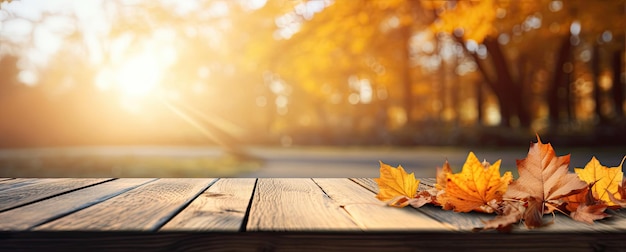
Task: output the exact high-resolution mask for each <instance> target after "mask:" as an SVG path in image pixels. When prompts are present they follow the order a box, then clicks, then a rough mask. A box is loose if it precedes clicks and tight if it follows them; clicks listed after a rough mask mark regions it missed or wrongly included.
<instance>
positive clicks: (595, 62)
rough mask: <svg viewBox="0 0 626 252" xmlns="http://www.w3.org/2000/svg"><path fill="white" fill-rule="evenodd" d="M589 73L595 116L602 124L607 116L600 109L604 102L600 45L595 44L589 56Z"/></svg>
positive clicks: (606, 119)
mask: <svg viewBox="0 0 626 252" xmlns="http://www.w3.org/2000/svg"><path fill="white" fill-rule="evenodd" d="M591 74H592V80H593V91H594V93H593V98H594V100H595V103H596V108H595V112H596V116H597V117H598V119H599V123H600V124H604V123H606V122H607V121H608V117H607V115H606V113H605V112H604V111H602V107H603V106H602V104H603V102H604V91H603V90H602V89H601V88H600V46H598V44H595V45H594V46H593V56H592V58H591Z"/></svg>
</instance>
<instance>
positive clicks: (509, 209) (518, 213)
mask: <svg viewBox="0 0 626 252" xmlns="http://www.w3.org/2000/svg"><path fill="white" fill-rule="evenodd" d="M502 208H503V209H502V210H500V211H499V214H498V216H496V217H495V218H494V219H492V220H489V221H486V222H485V226H484V227H483V228H477V229H476V230H477V231H480V230H483V229H496V230H498V231H510V230H511V225H512V224H515V223H517V222H518V221H519V220H520V219H521V218H522V211H524V210H523V209H524V207H523V206H522V204H521V202H519V201H504V202H503V207H502Z"/></svg>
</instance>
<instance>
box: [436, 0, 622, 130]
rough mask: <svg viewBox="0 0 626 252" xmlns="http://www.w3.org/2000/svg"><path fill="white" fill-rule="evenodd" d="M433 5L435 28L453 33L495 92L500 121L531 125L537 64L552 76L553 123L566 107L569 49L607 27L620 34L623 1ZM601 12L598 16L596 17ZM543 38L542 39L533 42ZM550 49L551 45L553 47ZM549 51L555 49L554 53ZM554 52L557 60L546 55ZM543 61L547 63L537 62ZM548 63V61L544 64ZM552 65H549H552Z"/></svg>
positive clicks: (549, 92)
mask: <svg viewBox="0 0 626 252" xmlns="http://www.w3.org/2000/svg"><path fill="white" fill-rule="evenodd" d="M434 7H436V13H438V19H437V20H436V21H435V22H434V24H433V28H434V29H435V30H437V31H445V32H448V33H451V34H454V35H455V36H454V37H455V38H457V39H458V41H459V43H461V44H463V45H464V48H466V50H467V51H468V53H469V54H470V55H472V56H473V57H474V59H475V62H476V64H477V65H478V69H479V70H480V72H481V73H482V75H483V78H484V79H485V81H486V83H487V84H488V86H489V87H490V88H491V90H492V91H493V92H494V93H495V94H496V96H497V97H498V101H499V103H500V111H501V113H502V123H503V124H504V125H508V126H512V125H515V124H517V123H513V122H514V121H519V124H520V125H521V126H523V127H528V126H530V123H531V122H532V119H533V116H532V110H531V107H530V106H529V104H532V103H530V102H528V101H529V99H532V97H529V96H528V95H529V94H530V92H529V84H530V83H527V81H532V79H531V80H528V79H526V77H527V76H528V77H533V76H532V74H533V73H537V72H538V71H539V70H540V69H541V68H544V67H545V68H547V69H551V71H552V72H553V73H554V74H553V75H554V77H553V79H552V81H551V82H548V84H547V86H548V89H547V93H548V95H547V103H548V107H549V112H550V118H551V119H552V120H551V121H552V122H553V123H556V122H557V121H558V118H559V114H561V112H560V111H561V110H562V109H563V107H565V109H569V106H570V103H571V102H570V99H569V96H570V95H568V93H569V92H568V90H569V89H570V84H569V83H570V80H569V79H568V76H569V74H570V73H571V71H572V69H571V66H573V64H574V62H573V60H574V58H572V56H571V55H572V53H573V48H574V47H575V46H578V45H579V43H581V40H583V41H588V42H593V41H595V40H596V39H597V38H598V36H599V35H600V34H603V33H605V32H610V33H611V34H614V35H615V38H617V37H623V33H624V30H623V27H624V19H623V14H624V13H623V9H624V1H621V0H615V1H606V2H604V3H603V4H595V3H591V2H589V1H558V0H554V1H553V0H544V1H490V0H488V1H478V2H476V1H445V2H443V3H442V4H440V5H437V6H434ZM598 16H602V17H603V18H602V19H598V18H597V17H598ZM537 41H542V43H537ZM553 48H554V49H553ZM552 52H556V54H553V53H552ZM552 57H554V59H555V60H546V59H550V58H552ZM541 61H544V62H545V64H542V63H539V62H541ZM538 63H539V64H538ZM546 64H547V65H546ZM550 65H552V66H550Z"/></svg>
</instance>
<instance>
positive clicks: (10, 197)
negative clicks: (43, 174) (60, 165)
mask: <svg viewBox="0 0 626 252" xmlns="http://www.w3.org/2000/svg"><path fill="white" fill-rule="evenodd" d="M107 180H111V179H105V178H101V179H68V178H55V179H38V180H36V181H35V182H33V183H30V184H28V185H24V186H19V187H12V188H10V189H7V190H3V191H0V212H2V211H6V210H9V209H11V208H15V207H19V206H22V205H25V204H29V203H32V202H35V201H38V200H41V199H45V198H47V197H51V196H54V195H58V194H62V193H66V192H69V191H72V190H75V189H79V188H82V187H85V186H90V185H93V184H97V183H100V182H104V181H107ZM29 182H30V181H29Z"/></svg>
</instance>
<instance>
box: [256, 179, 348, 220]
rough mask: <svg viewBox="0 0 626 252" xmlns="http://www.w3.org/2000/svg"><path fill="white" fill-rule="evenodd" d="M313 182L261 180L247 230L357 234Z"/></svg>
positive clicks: (337, 207) (343, 213)
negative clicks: (351, 231)
mask: <svg viewBox="0 0 626 252" xmlns="http://www.w3.org/2000/svg"><path fill="white" fill-rule="evenodd" d="M358 229H359V227H358V226H357V225H356V223H354V222H353V221H352V220H351V219H350V217H349V216H348V214H347V213H346V212H345V211H344V210H343V209H341V208H340V206H339V204H337V203H336V202H334V201H333V200H332V199H331V198H329V197H328V196H327V195H326V194H325V193H324V192H323V191H322V189H320V188H319V187H318V186H317V184H315V183H314V182H313V180H311V179H304V178H297V179H270V178H260V179H258V181H257V188H256V190H255V192H254V196H253V201H252V205H251V208H250V215H249V219H248V224H247V227H246V230H248V231H260V230H271V231H285V230H300V231H302V230H316V231H324V230H358Z"/></svg>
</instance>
